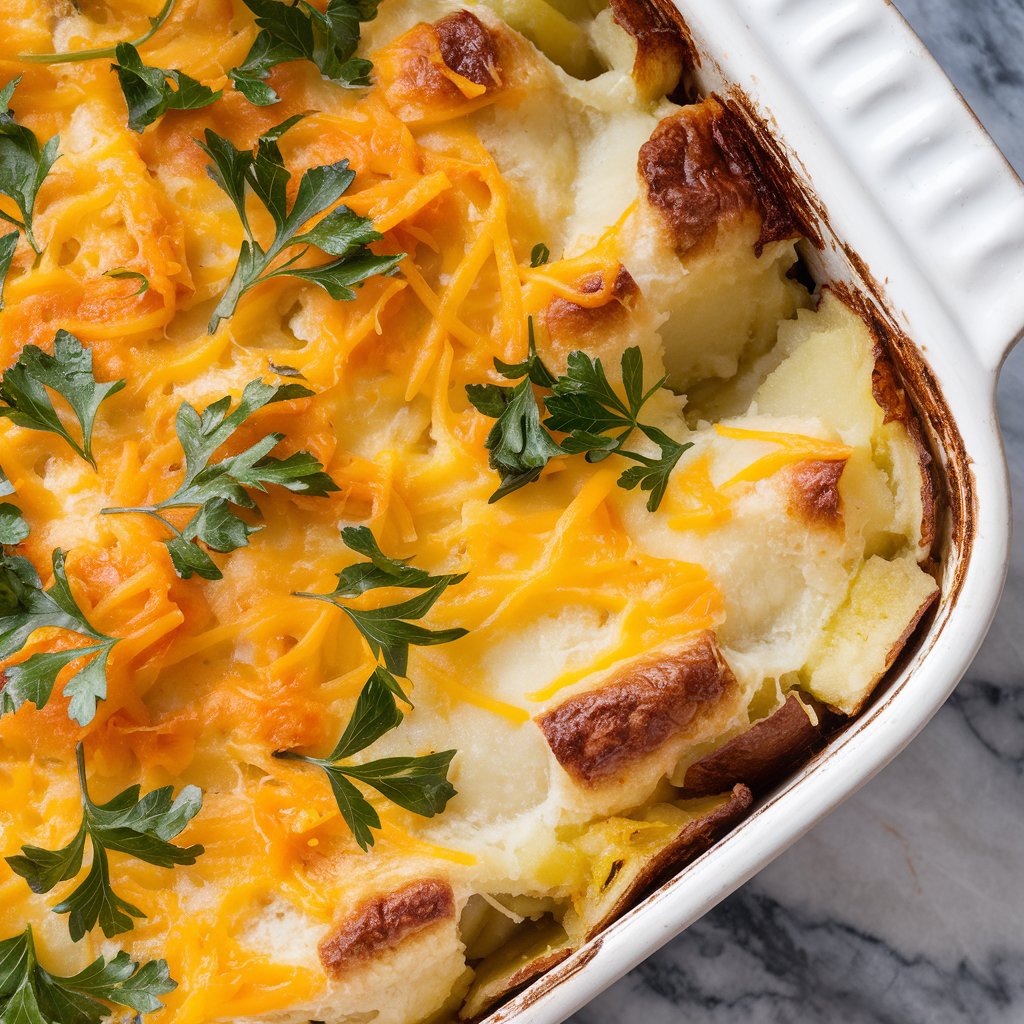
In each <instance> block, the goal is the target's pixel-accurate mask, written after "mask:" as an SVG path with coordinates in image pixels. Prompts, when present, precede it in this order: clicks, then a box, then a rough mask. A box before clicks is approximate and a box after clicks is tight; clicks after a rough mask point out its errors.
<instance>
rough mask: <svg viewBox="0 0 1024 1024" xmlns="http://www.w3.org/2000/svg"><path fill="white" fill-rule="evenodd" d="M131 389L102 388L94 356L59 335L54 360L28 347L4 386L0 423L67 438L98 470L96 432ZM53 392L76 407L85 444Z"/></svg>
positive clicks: (112, 384) (117, 384) (115, 383)
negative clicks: (99, 419) (109, 403)
mask: <svg viewBox="0 0 1024 1024" xmlns="http://www.w3.org/2000/svg"><path fill="white" fill-rule="evenodd" d="M124 386H125V382H124V381H123V380H112V381H106V382H100V381H97V380H96V377H95V375H94V374H93V369H92V352H91V351H90V350H89V349H87V348H84V347H83V346H82V343H81V342H80V341H79V340H78V339H77V338H76V337H75V336H74V335H73V334H70V333H68V332H67V331H63V330H62V331H58V332H57V336H56V338H54V341H53V355H52V356H51V355H49V354H48V353H46V352H44V351H43V350H42V349H41V348H39V347H37V346H36V345H26V346H25V348H24V349H22V351H21V355H20V356H18V361H17V362H16V363H15V364H14V365H13V366H11V367H10V368H9V369H8V370H7V371H6V372H5V373H4V376H3V380H2V381H0V418H6V419H9V420H10V421H11V422H12V423H16V424H17V425H18V426H19V427H25V428H26V429H28V430H44V431H47V432H49V433H52V434H57V435H58V436H60V437H62V438H64V440H65V441H67V443H68V444H69V445H70V446H71V447H72V448H73V449H74V450H75V452H76V453H77V454H78V455H80V456H81V457H82V458H83V459H85V461H86V462H88V463H89V465H91V466H92V467H93V469H95V468H96V459H95V457H94V456H93V453H92V431H93V427H94V425H95V423H96V414H97V413H98V412H99V408H100V405H101V404H102V403H103V402H105V401H106V400H107V399H108V398H109V397H110V396H111V395H115V394H117V392H118V391H120V390H121V389H122V388H123V387H124ZM47 389H50V390H51V391H55V392H56V393H57V394H58V395H60V396H61V398H63V399H64V400H65V401H66V402H67V403H68V405H69V406H70V407H71V411H72V412H73V413H74V414H75V417H76V418H77V420H78V423H79V426H80V427H81V428H82V440H81V441H79V440H78V438H76V437H75V436H74V435H73V434H72V433H71V432H70V431H69V430H68V429H67V427H65V426H64V424H63V423H62V422H61V419H60V417H59V416H58V415H57V410H56V409H55V408H54V406H53V402H52V401H51V399H50V396H49V394H48V393H47Z"/></svg>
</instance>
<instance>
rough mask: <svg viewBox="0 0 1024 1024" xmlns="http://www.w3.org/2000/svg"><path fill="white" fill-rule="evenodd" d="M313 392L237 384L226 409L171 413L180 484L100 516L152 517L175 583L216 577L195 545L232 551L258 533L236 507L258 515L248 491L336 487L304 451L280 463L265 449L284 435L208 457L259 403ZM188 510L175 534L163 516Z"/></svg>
mask: <svg viewBox="0 0 1024 1024" xmlns="http://www.w3.org/2000/svg"><path fill="white" fill-rule="evenodd" d="M312 394H313V392H312V391H310V390H309V388H306V387H303V386H302V385H301V384H278V385H271V384H265V383H264V382H263V381H262V380H252V381H250V382H249V383H248V384H246V386H245V390H244V391H243V392H242V397H241V399H240V400H239V402H238V405H237V406H236V407H235V409H234V411H232V412H230V413H229V412H228V410H229V409H230V408H231V398H230V397H229V396H225V397H224V398H221V399H219V400H218V401H216V402H214V403H213V404H212V405H209V406H207V407H206V408H205V409H204V410H203V412H202V413H199V412H198V411H197V410H196V409H195V408H194V407H193V406H191V405H190V404H189V403H188V402H183V403H182V404H181V406H180V407H179V408H178V415H177V421H176V424H175V426H176V430H177V434H178V440H179V441H180V442H181V447H182V450H183V452H184V453H185V479H184V480H183V481H182V482H181V485H180V486H179V487H178V489H177V490H176V491H175V492H174V493H173V494H172V495H171V496H170V497H169V498H165V499H164V500H163V501H160V502H157V503H156V504H155V505H144V506H138V507H134V508H105V509H102V514H103V515H118V514H122V513H126V512H142V513H144V514H145V515H149V516H152V517H153V518H154V519H157V520H159V521H160V522H161V523H163V524H164V526H166V527H167V529H169V530H170V531H171V532H172V533H173V534H174V536H173V537H171V538H170V539H169V540H166V541H165V542H164V543H165V544H166V545H167V550H168V551H169V552H170V555H171V561H172V562H173V563H174V568H175V570H176V572H177V573H178V575H179V576H181V577H182V579H189V578H190V577H191V576H192V575H193V574H195V575H197V576H201V577H202V578H203V579H207V580H219V579H221V578H222V576H223V573H221V571H220V569H218V568H217V566H216V564H215V563H214V561H213V559H212V558H211V557H210V556H209V555H208V554H207V553H206V552H205V551H204V550H203V549H202V548H201V547H200V546H199V542H200V541H201V542H202V543H203V544H205V545H206V546H207V547H209V548H211V549H212V550H214V551H218V552H222V553H223V552H228V551H234V550H235V549H237V548H240V547H244V546H245V545H246V544H248V543H249V538H250V537H251V536H252V535H253V534H254V533H256V532H257V531H259V530H260V529H262V527H260V526H257V525H253V524H252V523H249V522H248V521H247V520H246V519H244V518H243V517H242V516H241V515H239V513H238V510H239V509H244V510H246V511H249V512H255V513H257V514H258V513H259V507H258V506H257V504H256V502H255V501H254V500H253V498H252V497H251V495H250V494H249V491H250V490H253V491H260V492H264V491H266V489H267V484H275V485H276V486H278V487H283V488H285V490H288V491H292V492H293V493H295V494H308V495H311V496H314V497H323V496H324V495H327V494H330V493H331V492H332V491H336V490H337V489H338V486H337V484H335V482H334V481H333V480H332V479H331V478H330V477H329V476H328V475H327V474H326V473H325V472H324V467H323V466H322V465H321V464H320V463H319V462H318V461H317V460H316V459H315V458H314V457H313V456H312V455H310V454H309V452H296V453H295V454H294V455H289V456H288V457H287V458H286V459H278V458H274V457H273V456H272V455H271V452H272V451H273V450H274V449H275V448H276V447H277V445H278V444H280V442H281V441H283V440H284V434H278V433H273V434H267V435H266V436H265V437H264V438H262V439H261V440H259V441H257V442H256V443H255V444H253V445H250V447H248V448H246V449H245V450H244V451H242V452H240V453H239V454H238V455H229V456H226V457H225V458H222V459H220V460H218V461H216V462H215V461H213V457H214V455H215V454H216V452H217V449H219V448H220V447H221V446H222V445H224V444H225V443H226V442H227V441H228V440H230V438H231V437H232V436H233V435H234V434H235V432H236V431H237V430H238V429H239V428H240V427H241V426H242V424H243V423H244V422H245V421H246V420H247V419H248V418H249V417H250V416H252V414H253V413H255V412H256V411H257V410H258V409H262V408H263V407H264V406H266V405H271V404H273V403H275V402H288V401H291V400H292V399H295V398H307V397H309V396H310V395H312ZM178 508H191V509H195V513H194V514H193V515H192V517H191V518H190V519H189V520H188V522H187V523H186V524H185V526H184V527H183V528H182V529H180V530H179V529H178V528H177V527H176V526H174V524H173V523H171V522H170V520H168V519H167V517H166V516H165V515H164V513H165V512H168V511H170V510H171V509H178Z"/></svg>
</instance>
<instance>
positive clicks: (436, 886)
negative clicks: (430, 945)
mask: <svg viewBox="0 0 1024 1024" xmlns="http://www.w3.org/2000/svg"><path fill="white" fill-rule="evenodd" d="M454 918H455V897H454V895H453V894H452V889H451V886H450V885H449V884H448V883H447V882H445V881H443V880H442V879H439V878H427V879H424V880H423V881H420V882H413V883H412V884H410V885H407V886H405V887H404V888H402V889H399V890H397V891H396V892H392V893H388V894H387V895H385V896H377V897H375V898H374V899H372V900H370V901H369V902H367V903H364V904H363V905H362V906H361V907H359V908H358V909H357V910H356V912H355V913H354V914H352V915H350V916H349V917H347V918H346V919H345V920H344V921H342V922H341V924H339V925H338V927H337V928H335V929H334V931H333V932H331V933H330V934H329V935H328V936H327V937H326V938H325V939H323V941H322V942H321V943H320V946H319V952H320V962H321V963H322V964H323V967H324V970H325V971H326V972H327V973H328V974H329V975H332V976H333V977H335V978H337V977H339V976H340V975H342V974H344V973H345V971H347V970H351V969H352V968H353V967H358V966H360V965H362V964H365V963H367V962H368V961H370V960H373V959H374V958H375V957H378V956H380V955H381V954H382V953H385V952H387V951H388V950H391V949H394V948H395V947H396V946H398V945H400V944H401V943H402V942H404V941H405V940H406V939H408V938H410V937H411V936H413V935H415V934H416V933H417V932H421V931H423V930H424V929H425V928H428V927H430V926H431V925H433V924H436V923H437V922H439V921H447V920H453V919H454Z"/></svg>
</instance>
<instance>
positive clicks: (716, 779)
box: [683, 694, 826, 796]
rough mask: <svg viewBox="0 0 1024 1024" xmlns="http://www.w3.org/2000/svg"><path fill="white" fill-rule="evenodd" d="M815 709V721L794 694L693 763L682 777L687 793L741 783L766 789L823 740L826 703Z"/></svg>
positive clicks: (706, 792)
mask: <svg viewBox="0 0 1024 1024" xmlns="http://www.w3.org/2000/svg"><path fill="white" fill-rule="evenodd" d="M807 703H811V700H810V698H807ZM815 714H816V717H817V724H815V723H814V722H812V721H811V719H810V718H809V717H808V714H807V711H806V710H805V709H804V704H803V703H802V702H801V700H800V699H799V698H797V697H796V696H794V695H792V694H790V696H789V697H788V698H787V699H786V701H785V703H784V704H783V705H782V707H781V708H779V709H778V710H777V711H775V712H774V713H773V714H771V715H769V716H768V717H767V718H765V719H762V720H761V721H760V722H755V723H754V725H752V726H751V727H750V728H749V729H747V731H746V732H742V733H740V734H739V736H736V737H735V738H733V739H731V740H730V741H729V742H728V743H726V744H724V745H723V746H721V747H719V748H718V749H717V750H713V751H712V752H711V753H710V754H707V755H706V756H705V757H702V758H701V759H700V760H699V761H695V762H694V763H693V764H691V765H690V767H689V768H687V770H686V777H685V778H684V779H683V787H684V788H683V794H684V795H685V796H710V795H712V794H714V793H724V792H725V791H726V790H727V789H729V788H731V787H732V786H735V785H736V784H737V783H739V782H744V783H746V784H747V785H748V786H749V787H750V788H751V789H752V790H754V791H755V792H758V793H760V792H764V791H765V790H766V789H768V788H769V787H770V786H772V785H773V784H774V783H776V782H778V780H779V779H780V778H782V777H783V776H784V775H786V774H787V773H789V772H791V771H793V770H794V768H796V767H798V766H799V765H801V764H803V763H804V761H806V760H807V758H808V757H809V756H810V755H811V754H812V753H813V752H814V751H815V750H816V749H817V748H818V747H819V746H820V745H821V744H822V743H823V742H824V739H825V731H826V718H825V710H824V708H815Z"/></svg>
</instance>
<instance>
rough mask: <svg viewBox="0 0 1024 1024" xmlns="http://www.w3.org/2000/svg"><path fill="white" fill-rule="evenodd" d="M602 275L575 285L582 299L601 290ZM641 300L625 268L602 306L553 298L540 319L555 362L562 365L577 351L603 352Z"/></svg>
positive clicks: (587, 277) (589, 277) (638, 290)
mask: <svg viewBox="0 0 1024 1024" xmlns="http://www.w3.org/2000/svg"><path fill="white" fill-rule="evenodd" d="M602 284H603V281H602V278H601V275H600V274H590V275H588V276H586V277H583V278H581V279H580V280H578V281H576V282H575V283H574V287H575V288H576V290H577V291H578V292H580V293H581V294H583V295H593V294H594V293H595V292H598V291H600V290H601V286H602ZM639 297H640V288H639V286H638V285H637V283H636V281H634V280H633V277H632V275H631V274H630V273H629V271H628V270H627V269H626V268H625V267H620V268H619V272H618V274H617V275H616V277H615V282H614V284H613V285H612V287H611V294H610V295H609V296H608V301H607V302H605V303H604V304H603V305H601V306H581V305H579V304H577V303H575V302H572V301H571V300H569V299H563V298H561V297H560V296H556V297H555V298H553V299H552V300H551V301H550V302H549V303H548V304H547V305H546V306H545V307H544V309H543V310H541V312H540V313H539V314H538V316H537V324H538V327H540V328H541V331H542V334H543V335H546V338H547V340H548V343H549V347H550V349H551V350H552V352H551V354H552V356H553V357H554V362H555V363H556V364H557V363H560V360H561V361H564V358H565V357H566V356H567V355H568V354H569V353H570V352H571V351H573V350H575V349H580V348H582V349H586V350H587V351H588V352H589V351H593V350H595V349H596V350H598V351H600V350H601V348H602V346H603V345H604V344H605V343H606V342H607V340H608V339H609V337H611V336H613V335H615V333H616V332H617V331H619V330H620V329H621V328H622V327H623V326H624V324H625V323H626V321H627V319H628V317H629V313H630V310H632V309H633V308H634V307H635V305H636V300H637V299H638V298H639Z"/></svg>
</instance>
